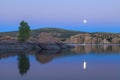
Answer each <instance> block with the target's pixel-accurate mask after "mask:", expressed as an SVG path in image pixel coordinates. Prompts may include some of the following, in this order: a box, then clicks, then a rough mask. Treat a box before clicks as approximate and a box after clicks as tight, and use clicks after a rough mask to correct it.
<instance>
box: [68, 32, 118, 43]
mask: <svg viewBox="0 0 120 80" xmlns="http://www.w3.org/2000/svg"><path fill="white" fill-rule="evenodd" d="M67 42H68V43H77V44H120V34H115V33H80V34H77V35H74V36H71V37H70V38H68V39H67Z"/></svg>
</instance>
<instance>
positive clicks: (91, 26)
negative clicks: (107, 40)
mask: <svg viewBox="0 0 120 80" xmlns="http://www.w3.org/2000/svg"><path fill="white" fill-rule="evenodd" d="M119 8H120V0H0V32H6V31H16V30H18V27H19V23H20V21H22V20H24V21H26V22H28V24H29V26H30V27H31V29H38V28H46V27H51V28H52V27H54V28H63V29H69V30H78V31H87V32H116V33H118V32H120V9H119ZM84 20H87V23H83V21H84Z"/></svg>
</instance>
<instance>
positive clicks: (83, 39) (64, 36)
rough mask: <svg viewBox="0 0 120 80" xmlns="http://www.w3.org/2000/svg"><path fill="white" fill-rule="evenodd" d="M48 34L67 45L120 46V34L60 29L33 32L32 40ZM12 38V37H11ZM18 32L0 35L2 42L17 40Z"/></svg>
mask: <svg viewBox="0 0 120 80" xmlns="http://www.w3.org/2000/svg"><path fill="white" fill-rule="evenodd" d="M42 32H46V33H48V34H50V35H51V36H53V37H55V38H56V39H58V40H60V41H66V42H67V43H80V44H106V43H113V44H120V33H105V32H104V33H103V32H96V33H88V32H81V31H73V30H64V29H59V28H41V29H36V30H32V31H31V38H30V39H31V40H32V41H36V40H37V37H38V35H39V34H40V33H42ZM9 36H10V37H9ZM17 36H18V32H17V31H14V32H2V33H0V40H1V39H2V40H3V39H4V40H6V39H10V38H11V37H12V39H17Z"/></svg>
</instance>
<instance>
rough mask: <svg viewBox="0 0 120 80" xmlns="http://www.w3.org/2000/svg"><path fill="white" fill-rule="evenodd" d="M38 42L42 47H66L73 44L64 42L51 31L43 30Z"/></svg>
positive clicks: (49, 48) (48, 48)
mask: <svg viewBox="0 0 120 80" xmlns="http://www.w3.org/2000/svg"><path fill="white" fill-rule="evenodd" d="M38 43H39V46H40V47H41V48H42V49H45V50H51V49H66V48H71V47H73V46H71V45H67V44H65V43H62V42H61V41H60V40H59V39H57V38H54V37H53V36H51V35H50V34H49V33H45V32H42V33H40V34H39V35H38Z"/></svg>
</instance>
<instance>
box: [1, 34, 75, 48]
mask: <svg viewBox="0 0 120 80" xmlns="http://www.w3.org/2000/svg"><path fill="white" fill-rule="evenodd" d="M68 48H74V46H72V45H68V44H66V43H63V42H61V41H60V40H58V39H56V38H54V37H53V36H51V35H50V34H48V33H44V32H43V33H40V34H39V35H38V38H37V40H34V41H32V40H30V39H29V40H28V41H26V42H19V41H18V40H17V39H14V38H8V39H6V40H3V41H0V50H60V49H68Z"/></svg>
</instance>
